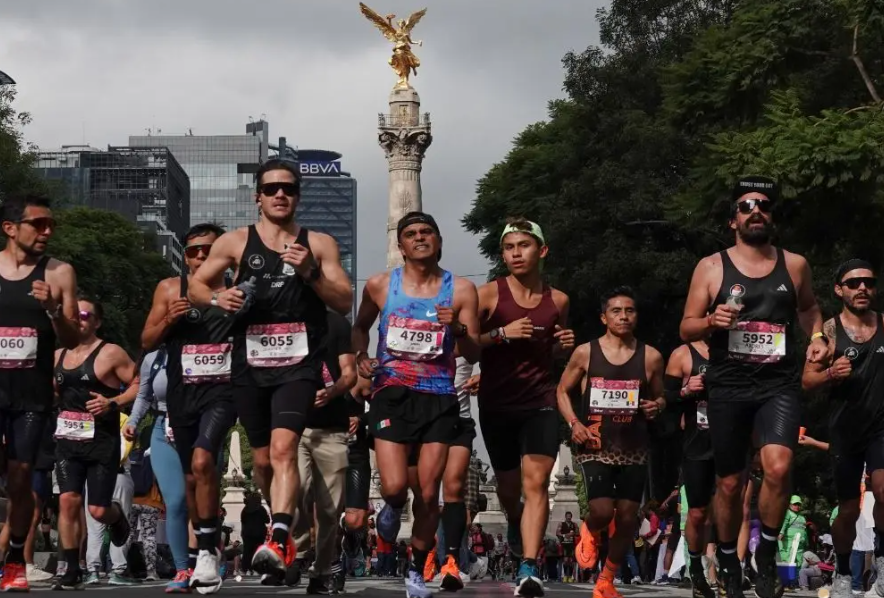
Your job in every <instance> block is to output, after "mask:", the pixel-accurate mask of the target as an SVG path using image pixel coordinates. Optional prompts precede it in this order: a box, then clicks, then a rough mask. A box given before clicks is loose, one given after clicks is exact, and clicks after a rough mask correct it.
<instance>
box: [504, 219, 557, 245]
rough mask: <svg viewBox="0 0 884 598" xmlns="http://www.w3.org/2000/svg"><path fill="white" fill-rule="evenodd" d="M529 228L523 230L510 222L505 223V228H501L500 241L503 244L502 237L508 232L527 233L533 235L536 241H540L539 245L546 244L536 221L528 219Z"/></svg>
mask: <svg viewBox="0 0 884 598" xmlns="http://www.w3.org/2000/svg"><path fill="white" fill-rule="evenodd" d="M528 226H529V230H523V229H521V228H519V227H518V226H514V225H512V224H507V225H506V228H504V229H503V233H502V234H501V235H500V242H501V244H503V238H504V237H505V236H507V235H508V234H510V233H527V234H529V235H531V236H532V237H535V238H536V239H537V240H538V241H540V245H541V246H543V245H546V239H544V238H543V231H542V230H541V228H540V226H539V225H538V224H537V223H536V222H531V221H528Z"/></svg>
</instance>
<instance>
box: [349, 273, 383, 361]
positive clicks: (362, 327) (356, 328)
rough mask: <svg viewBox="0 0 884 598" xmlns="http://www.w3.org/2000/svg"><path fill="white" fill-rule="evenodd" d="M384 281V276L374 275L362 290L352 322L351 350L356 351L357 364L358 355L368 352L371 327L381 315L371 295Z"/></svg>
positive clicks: (378, 290) (379, 288)
mask: <svg viewBox="0 0 884 598" xmlns="http://www.w3.org/2000/svg"><path fill="white" fill-rule="evenodd" d="M385 279H386V276H385V275H384V274H375V275H374V276H372V277H371V278H369V279H368V280H367V281H366V282H365V288H363V289H362V302H361V303H360V304H359V310H358V311H357V312H356V320H355V321H354V322H353V350H354V351H356V359H357V362H358V360H359V354H360V353H364V352H367V351H368V341H369V334H370V332H371V327H372V326H373V325H374V323H375V320H377V319H378V316H379V315H380V313H381V310H380V308H378V305H377V302H376V301H375V298H374V296H373V295H374V294H375V293H379V292H380V290H381V289H382V288H383V286H382V285H383V284H384V282H385Z"/></svg>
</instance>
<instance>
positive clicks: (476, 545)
mask: <svg viewBox="0 0 884 598" xmlns="http://www.w3.org/2000/svg"><path fill="white" fill-rule="evenodd" d="M485 548H486V547H485V535H484V534H482V533H481V532H476V533H474V534H473V553H474V554H477V555H479V556H482V555H484V554H485Z"/></svg>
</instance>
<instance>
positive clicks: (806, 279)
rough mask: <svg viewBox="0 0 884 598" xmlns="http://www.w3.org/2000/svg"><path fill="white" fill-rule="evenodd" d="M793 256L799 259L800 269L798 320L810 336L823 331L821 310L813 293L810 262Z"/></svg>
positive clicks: (794, 256)
mask: <svg viewBox="0 0 884 598" xmlns="http://www.w3.org/2000/svg"><path fill="white" fill-rule="evenodd" d="M793 258H796V259H797V260H800V261H799V262H798V263H797V264H796V266H797V267H798V268H799V269H800V270H799V271H800V278H799V281H800V284H799V285H798V289H797V291H796V292H797V294H798V321H799V322H800V323H801V328H803V329H804V332H805V333H807V336H808V337H812V336H813V335H814V334H816V333H817V332H822V331H823V312H822V311H821V310H820V305H819V303H817V302H816V296H815V295H814V294H813V274H812V273H811V271H810V264H808V263H807V260H806V259H804V258H803V257H801V256H796V255H794V254H793Z"/></svg>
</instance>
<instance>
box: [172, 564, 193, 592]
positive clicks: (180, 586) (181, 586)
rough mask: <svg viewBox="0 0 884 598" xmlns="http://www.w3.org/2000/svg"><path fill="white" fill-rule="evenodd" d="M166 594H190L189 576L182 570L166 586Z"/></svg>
mask: <svg viewBox="0 0 884 598" xmlns="http://www.w3.org/2000/svg"><path fill="white" fill-rule="evenodd" d="M166 593H167V594H190V574H189V573H188V572H187V571H186V570H184V569H182V570H181V571H179V572H178V573H176V574H175V577H174V579H172V581H170V582H169V583H167V584H166Z"/></svg>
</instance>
